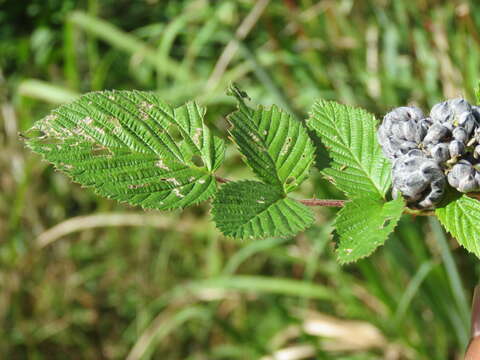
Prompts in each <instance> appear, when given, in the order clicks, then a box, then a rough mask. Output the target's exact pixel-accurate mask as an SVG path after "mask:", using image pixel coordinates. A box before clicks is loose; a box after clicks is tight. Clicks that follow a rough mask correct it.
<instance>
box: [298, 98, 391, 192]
mask: <svg viewBox="0 0 480 360" xmlns="http://www.w3.org/2000/svg"><path fill="white" fill-rule="evenodd" d="M307 124H308V126H309V127H310V128H311V129H312V130H314V131H315V132H316V133H317V134H318V136H320V138H321V140H322V142H323V143H324V144H325V147H326V148H327V150H328V152H329V154H330V156H331V158H332V162H331V164H330V168H327V169H325V170H323V174H324V175H325V177H326V178H327V179H328V180H330V181H331V182H332V183H333V184H335V186H337V187H338V188H339V189H340V190H342V191H343V192H344V193H345V194H346V195H347V196H348V197H350V198H355V197H359V196H361V197H367V196H372V197H373V198H377V197H379V196H380V197H382V198H383V197H385V194H386V192H387V190H388V189H389V188H390V184H391V180H390V168H391V166H390V163H389V162H388V160H387V159H386V158H385V157H384V156H383V154H382V150H381V148H380V145H379V144H378V142H377V139H376V126H377V121H376V119H375V117H374V116H373V115H372V114H370V113H368V112H367V111H365V110H363V109H358V108H353V107H350V106H347V105H341V104H338V103H336V102H333V101H325V100H319V101H317V102H316V103H315V104H314V105H313V108H312V111H311V113H310V118H309V119H308V122H307Z"/></svg>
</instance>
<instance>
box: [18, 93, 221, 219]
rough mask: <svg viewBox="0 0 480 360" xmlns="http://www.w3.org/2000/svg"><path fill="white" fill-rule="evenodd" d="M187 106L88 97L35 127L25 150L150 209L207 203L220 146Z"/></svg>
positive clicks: (132, 96) (146, 97)
mask: <svg viewBox="0 0 480 360" xmlns="http://www.w3.org/2000/svg"><path fill="white" fill-rule="evenodd" d="M204 114H205V109H204V108H202V107H199V106H198V105H197V104H196V103H193V102H190V103H187V104H185V105H183V106H180V107H177V108H173V107H171V106H170V105H168V104H166V103H164V102H162V101H161V100H160V99H158V97H157V96H156V95H155V94H154V93H150V92H141V91H102V92H93V93H88V94H86V95H84V96H82V97H81V98H79V99H78V100H77V101H74V102H73V103H70V104H67V105H64V106H61V107H60V108H58V109H56V110H54V111H53V112H52V114H51V115H49V116H47V117H46V118H44V119H42V120H40V121H38V122H37V123H36V124H35V125H34V127H33V128H32V131H33V130H38V131H39V132H40V133H41V134H40V135H38V136H32V137H30V138H28V139H27V140H26V142H27V145H28V146H29V147H30V148H31V149H32V150H33V151H35V152H37V153H39V154H41V155H42V156H43V157H44V158H45V159H46V160H48V161H50V162H52V163H53V164H54V165H55V166H56V167H57V168H58V169H60V170H61V171H63V172H65V173H66V174H68V175H69V176H71V177H72V179H73V180H74V181H76V182H78V183H80V184H82V185H85V186H88V187H93V188H94V189H95V191H96V192H97V193H98V194H100V195H103V196H106V197H109V198H113V199H116V200H118V201H121V202H127V203H130V204H132V205H140V206H142V207H144V208H152V209H161V210H167V209H173V208H181V207H185V206H188V205H192V204H195V203H198V202H200V201H203V200H206V199H208V198H209V197H211V196H212V195H213V194H214V193H215V191H216V180H215V177H214V175H213V173H214V171H215V170H216V169H217V168H218V167H219V166H220V164H221V162H222V160H223V156H224V151H225V149H224V147H225V145H224V142H223V140H221V139H220V138H218V137H216V136H213V135H212V133H211V132H210V130H209V129H208V127H207V126H206V125H205V123H204V121H203V117H204Z"/></svg>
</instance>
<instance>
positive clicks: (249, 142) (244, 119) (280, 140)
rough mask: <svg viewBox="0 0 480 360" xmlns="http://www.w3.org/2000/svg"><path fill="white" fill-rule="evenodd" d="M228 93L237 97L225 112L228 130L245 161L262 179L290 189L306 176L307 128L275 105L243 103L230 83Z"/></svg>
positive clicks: (309, 147) (309, 157)
mask: <svg viewBox="0 0 480 360" xmlns="http://www.w3.org/2000/svg"><path fill="white" fill-rule="evenodd" d="M230 93H231V94H232V95H233V96H235V97H236V98H237V101H238V111H236V112H234V113H233V114H230V115H229V116H228V120H229V122H230V123H231V124H232V128H231V129H230V134H231V135H232V137H233V139H234V141H235V142H236V143H237V145H238V147H239V149H240V152H241V153H242V154H243V155H244V156H245V161H246V163H247V164H248V165H249V166H250V167H251V168H252V170H253V171H254V172H255V174H257V176H258V177H259V178H260V179H261V180H263V181H264V182H265V183H267V184H271V185H273V186H278V187H279V188H281V189H283V190H284V191H285V192H286V193H288V192H290V191H293V190H294V189H296V188H297V187H298V186H299V185H300V184H301V183H302V182H303V181H304V180H305V179H306V178H307V177H308V171H309V169H310V166H311V165H312V163H313V161H314V151H315V148H314V146H313V143H312V141H311V140H310V137H309V136H308V133H307V130H306V129H305V127H304V126H303V125H302V124H301V123H300V122H299V121H297V120H295V119H294V118H293V117H292V116H291V115H290V114H288V113H286V112H285V111H282V110H281V109H279V108H278V107H276V106H275V105H273V106H272V107H271V108H269V109H265V108H263V107H261V106H259V107H258V108H257V110H254V109H251V108H250V107H248V106H247V105H246V104H245V102H244V98H247V95H246V94H245V93H243V92H242V91H240V90H238V89H237V88H236V87H234V86H232V87H231V88H230Z"/></svg>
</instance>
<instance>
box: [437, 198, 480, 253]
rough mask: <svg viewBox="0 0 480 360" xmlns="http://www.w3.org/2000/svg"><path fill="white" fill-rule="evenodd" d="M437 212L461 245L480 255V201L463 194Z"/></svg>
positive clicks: (446, 227) (443, 223)
mask: <svg viewBox="0 0 480 360" xmlns="http://www.w3.org/2000/svg"><path fill="white" fill-rule="evenodd" d="M435 214H436V215H437V216H438V219H439V220H440V222H441V223H442V225H443V226H444V227H445V229H447V231H448V232H449V233H450V234H452V236H453V237H455V239H457V241H458V243H459V244H460V245H462V246H463V247H464V248H465V249H467V250H468V251H470V252H473V253H474V254H475V255H477V257H480V201H478V200H476V199H472V198H471V197H468V196H467V195H462V196H460V197H458V198H456V199H453V200H452V201H450V202H449V203H448V204H447V205H445V206H444V207H440V208H437V209H436V210H435Z"/></svg>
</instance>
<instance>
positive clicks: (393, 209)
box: [334, 197, 405, 264]
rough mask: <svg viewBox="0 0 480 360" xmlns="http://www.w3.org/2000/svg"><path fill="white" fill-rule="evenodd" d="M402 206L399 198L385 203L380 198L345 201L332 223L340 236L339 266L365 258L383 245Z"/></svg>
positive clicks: (398, 217) (401, 210)
mask: <svg viewBox="0 0 480 360" xmlns="http://www.w3.org/2000/svg"><path fill="white" fill-rule="evenodd" d="M404 207H405V204H404V202H403V200H402V199H401V198H399V199H396V200H393V201H389V202H384V201H383V200H382V199H380V198H379V199H373V198H371V197H367V198H361V197H359V198H355V199H353V200H352V201H349V202H347V203H346V204H345V207H344V208H343V209H342V210H340V212H339V213H338V215H337V217H336V219H335V223H334V225H335V231H336V233H337V234H338V236H339V244H338V248H337V258H338V260H339V261H340V263H342V264H344V263H349V262H352V261H356V260H359V259H361V258H364V257H366V256H368V255H370V254H371V253H372V252H373V251H374V250H375V249H376V248H377V247H378V246H380V245H383V243H384V242H385V240H386V239H387V238H388V235H389V234H390V233H391V232H392V231H393V229H394V228H395V227H396V226H397V223H398V221H399V220H400V217H401V216H402V212H403V209H404Z"/></svg>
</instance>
